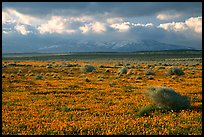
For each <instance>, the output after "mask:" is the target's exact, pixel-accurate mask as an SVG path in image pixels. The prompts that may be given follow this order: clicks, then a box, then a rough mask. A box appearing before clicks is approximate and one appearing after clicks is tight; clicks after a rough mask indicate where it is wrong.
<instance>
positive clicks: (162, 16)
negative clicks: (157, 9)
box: [157, 13, 182, 20]
mask: <svg viewBox="0 0 204 137" xmlns="http://www.w3.org/2000/svg"><path fill="white" fill-rule="evenodd" d="M181 16H182V15H181V14H178V13H177V14H172V13H160V14H158V15H157V19H159V20H169V19H175V18H179V17H181Z"/></svg>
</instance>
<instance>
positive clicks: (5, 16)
mask: <svg viewBox="0 0 204 137" xmlns="http://www.w3.org/2000/svg"><path fill="white" fill-rule="evenodd" d="M6 23H20V24H25V25H35V24H38V23H40V20H39V19H38V18H36V17H33V16H30V15H26V14H22V13H20V12H18V11H17V10H15V9H6V10H4V11H2V24H6Z"/></svg>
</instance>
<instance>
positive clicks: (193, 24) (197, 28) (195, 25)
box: [185, 17, 202, 33]
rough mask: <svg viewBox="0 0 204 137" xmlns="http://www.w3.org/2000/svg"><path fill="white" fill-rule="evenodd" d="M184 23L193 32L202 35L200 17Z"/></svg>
mask: <svg viewBox="0 0 204 137" xmlns="http://www.w3.org/2000/svg"><path fill="white" fill-rule="evenodd" d="M185 23H186V25H187V26H188V27H189V28H190V29H191V30H193V31H194V32H197V33H202V17H194V18H193V17H191V18H189V19H188V20H186V21H185Z"/></svg>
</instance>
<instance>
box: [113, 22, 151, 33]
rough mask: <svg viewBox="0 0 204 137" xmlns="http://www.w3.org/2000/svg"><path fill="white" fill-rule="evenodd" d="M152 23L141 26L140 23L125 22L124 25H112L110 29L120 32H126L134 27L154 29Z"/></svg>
mask: <svg viewBox="0 0 204 137" xmlns="http://www.w3.org/2000/svg"><path fill="white" fill-rule="evenodd" d="M152 26H153V24H152V23H147V24H140V23H137V24H136V23H132V22H123V23H115V24H112V25H110V27H112V28H114V29H116V30H117V31H118V32H126V31H128V30H129V29H130V28H133V27H152Z"/></svg>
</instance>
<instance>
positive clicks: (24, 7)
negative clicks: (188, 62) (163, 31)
mask: <svg viewBox="0 0 204 137" xmlns="http://www.w3.org/2000/svg"><path fill="white" fill-rule="evenodd" d="M2 8H3V9H5V8H14V9H16V10H18V11H19V12H21V13H24V14H28V15H33V16H35V17H45V16H47V15H51V16H52V15H62V14H63V15H70V16H82V15H90V16H96V17H97V16H98V15H107V16H110V17H141V16H151V15H157V14H158V13H162V12H166V11H169V10H170V11H171V10H173V11H175V12H176V13H178V12H179V13H182V14H183V15H189V16H195V15H194V14H199V15H202V2H145V3H143V2H35V3H29V2H21V3H18V2H12V3H10V2H4V3H3V4H2ZM107 13H108V14H107Z"/></svg>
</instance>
